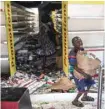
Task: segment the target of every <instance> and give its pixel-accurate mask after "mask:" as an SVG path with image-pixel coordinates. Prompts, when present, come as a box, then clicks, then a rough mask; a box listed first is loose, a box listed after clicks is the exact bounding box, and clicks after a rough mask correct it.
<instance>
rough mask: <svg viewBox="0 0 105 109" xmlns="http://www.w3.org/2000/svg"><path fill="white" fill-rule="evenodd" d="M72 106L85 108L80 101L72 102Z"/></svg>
mask: <svg viewBox="0 0 105 109" xmlns="http://www.w3.org/2000/svg"><path fill="white" fill-rule="evenodd" d="M72 104H73V105H75V106H77V107H84V105H83V103H81V102H80V101H78V100H74V101H72Z"/></svg>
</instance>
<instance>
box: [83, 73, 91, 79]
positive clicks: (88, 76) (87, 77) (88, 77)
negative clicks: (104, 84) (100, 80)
mask: <svg viewBox="0 0 105 109" xmlns="http://www.w3.org/2000/svg"><path fill="white" fill-rule="evenodd" d="M83 76H84V77H85V78H86V79H92V77H91V76H90V75H88V74H86V73H84V74H83Z"/></svg>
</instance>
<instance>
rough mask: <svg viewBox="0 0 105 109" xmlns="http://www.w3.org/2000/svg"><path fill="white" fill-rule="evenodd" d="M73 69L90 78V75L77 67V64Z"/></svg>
mask: <svg viewBox="0 0 105 109" xmlns="http://www.w3.org/2000/svg"><path fill="white" fill-rule="evenodd" d="M75 70H76V71H77V72H79V73H80V74H82V75H83V76H84V77H85V78H87V79H91V76H90V75H88V74H86V73H85V72H84V71H83V70H82V69H80V68H78V67H77V66H75Z"/></svg>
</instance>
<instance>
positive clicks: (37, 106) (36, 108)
mask: <svg viewBox="0 0 105 109" xmlns="http://www.w3.org/2000/svg"><path fill="white" fill-rule="evenodd" d="M71 95H72V94H71ZM73 96H74V95H73ZM93 96H94V95H93ZM46 97H47V96H46ZM58 97H59V96H58ZM61 98H62V99H63V97H61ZM71 98H72V97H71ZM94 98H95V101H94V102H83V104H84V107H83V108H79V107H76V106H73V105H72V103H71V102H72V99H71V100H68V101H65V100H64V101H61V100H60V101H53V102H48V101H45V102H39V103H38V102H37V103H34V102H33V101H32V102H33V109H97V96H94ZM36 99H37V98H36ZM64 99H65V98H64ZM43 100H44V99H43ZM43 100H42V101H43ZM40 101H41V100H40ZM104 103H105V99H103V100H102V104H103V105H102V109H105V107H104V105H105V104H104Z"/></svg>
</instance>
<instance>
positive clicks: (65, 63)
mask: <svg viewBox="0 0 105 109" xmlns="http://www.w3.org/2000/svg"><path fill="white" fill-rule="evenodd" d="M62 48H63V71H64V72H65V74H66V76H68V74H69V73H68V64H69V63H68V2H67V1H62Z"/></svg>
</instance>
